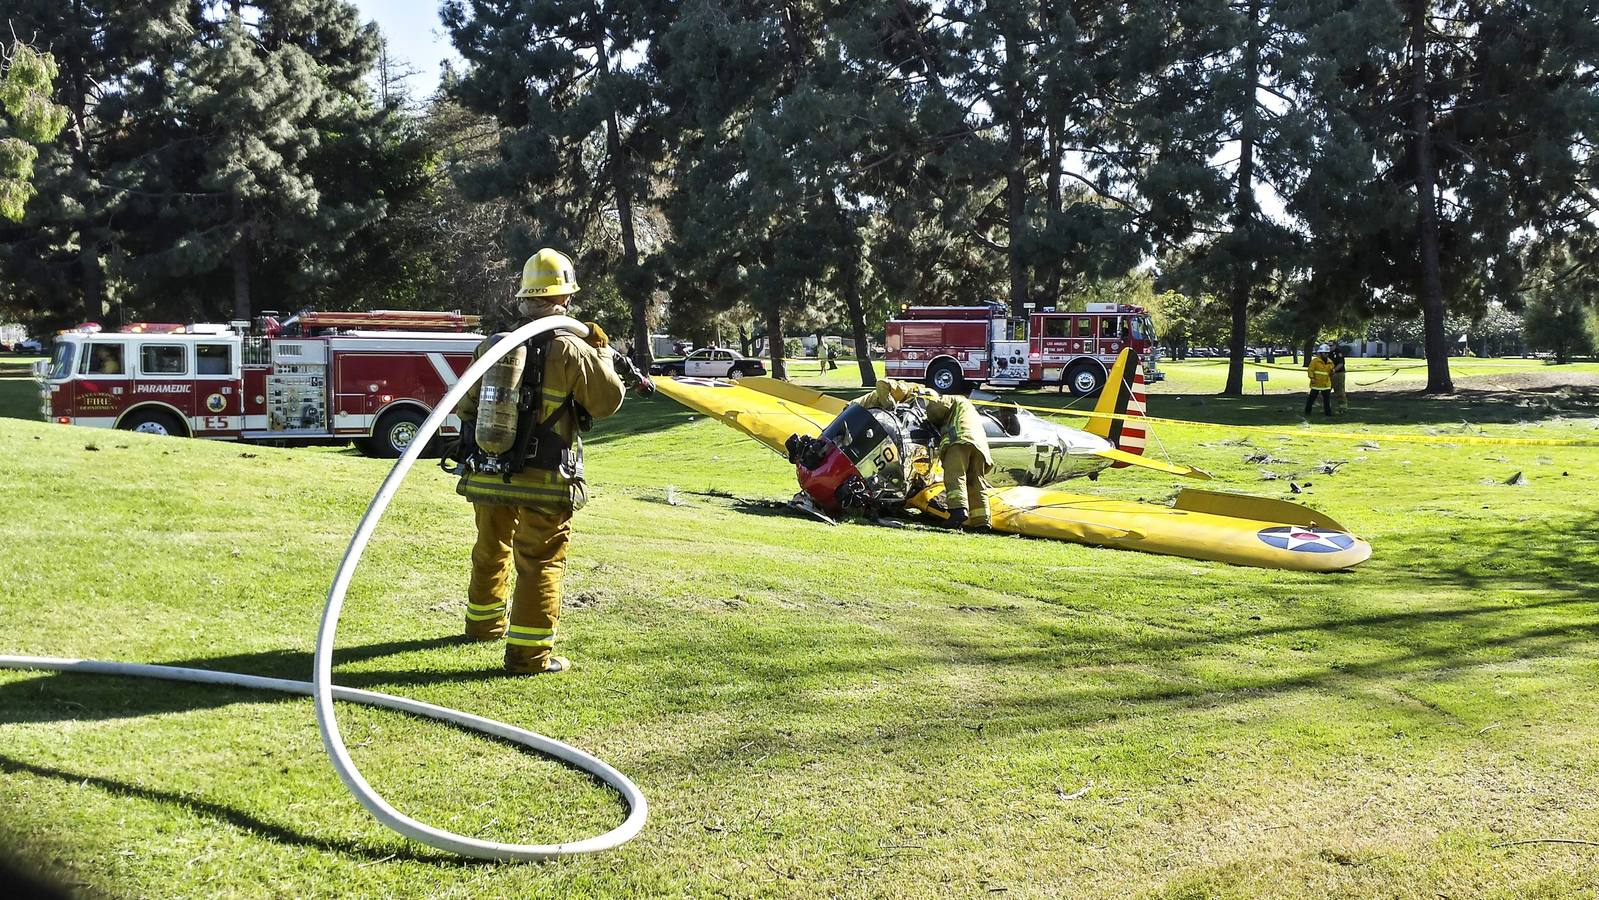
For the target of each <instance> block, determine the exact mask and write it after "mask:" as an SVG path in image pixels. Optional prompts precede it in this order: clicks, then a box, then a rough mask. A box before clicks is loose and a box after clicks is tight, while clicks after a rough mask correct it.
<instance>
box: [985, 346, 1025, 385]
mask: <svg viewBox="0 0 1599 900" xmlns="http://www.w3.org/2000/svg"><path fill="white" fill-rule="evenodd" d="M989 373H990V375H992V377H994V378H1015V379H1018V380H1025V379H1026V378H1027V377H1028V363H1027V342H1026V341H995V342H994V359H993V361H992V362H991V363H990V364H989Z"/></svg>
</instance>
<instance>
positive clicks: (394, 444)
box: [361, 409, 427, 459]
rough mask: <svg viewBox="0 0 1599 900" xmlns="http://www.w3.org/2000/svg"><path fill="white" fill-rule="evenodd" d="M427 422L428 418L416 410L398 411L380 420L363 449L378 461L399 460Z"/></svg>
mask: <svg viewBox="0 0 1599 900" xmlns="http://www.w3.org/2000/svg"><path fill="white" fill-rule="evenodd" d="M426 420H427V416H424V415H422V414H421V413H420V412H418V411H416V410H414V409H396V410H394V411H393V412H390V413H388V414H386V415H385V416H384V417H383V418H381V419H379V420H378V427H376V428H374V429H372V436H371V437H370V438H367V440H366V441H365V442H364V443H363V445H362V448H361V449H362V450H364V451H366V454H367V455H368V456H375V457H377V458H378V459H399V458H400V454H402V453H404V452H405V448H406V447H409V446H411V439H412V438H414V437H416V433H417V432H418V431H420V430H421V429H422V423H423V422H424V421H426ZM424 455H425V454H424Z"/></svg>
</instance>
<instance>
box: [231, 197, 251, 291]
mask: <svg viewBox="0 0 1599 900" xmlns="http://www.w3.org/2000/svg"><path fill="white" fill-rule="evenodd" d="M233 221H234V222H235V223H236V227H237V228H238V230H239V233H238V236H237V237H236V238H235V239H234V241H233V247H232V248H231V249H230V250H229V251H228V258H229V260H230V261H231V262H232V264H233V318H234V319H237V320H243V321H249V319H250V227H249V225H248V223H246V222H245V221H244V200H243V199H242V198H240V197H237V196H235V197H234V198H233Z"/></svg>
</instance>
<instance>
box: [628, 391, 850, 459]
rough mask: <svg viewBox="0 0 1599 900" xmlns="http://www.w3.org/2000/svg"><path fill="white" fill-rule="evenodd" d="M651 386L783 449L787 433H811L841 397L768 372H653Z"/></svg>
mask: <svg viewBox="0 0 1599 900" xmlns="http://www.w3.org/2000/svg"><path fill="white" fill-rule="evenodd" d="M654 381H655V389H656V390H658V391H660V392H661V393H663V394H665V395H666V396H668V397H671V398H672V399H673V400H676V401H677V402H679V403H681V404H683V405H684V406H687V407H689V408H690V409H695V410H699V411H700V412H702V413H704V414H706V415H707V416H710V417H711V418H713V419H719V420H721V421H722V422H723V423H725V424H727V425H729V426H732V427H733V428H737V429H738V430H739V431H742V432H744V433H745V434H747V435H749V436H750V437H752V438H754V439H756V440H757V441H760V442H761V443H763V444H765V445H766V446H768V447H770V448H772V449H773V450H776V451H777V452H778V453H783V452H785V451H784V447H783V444H784V442H785V441H787V440H788V439H789V436H790V435H795V434H806V435H811V436H813V437H814V436H816V435H819V434H821V433H822V429H823V428H826V427H827V425H828V423H830V422H832V421H833V418H834V417H835V416H837V415H838V413H839V412H841V411H842V410H843V409H844V405H845V404H844V401H842V400H839V399H837V398H834V397H829V396H827V395H826V394H821V393H818V392H816V391H812V390H807V389H806V388H802V387H797V386H795V385H791V384H787V383H785V382H781V381H777V380H776V379H773V378H740V379H738V380H736V381H727V380H723V379H720V378H715V379H713V378H664V377H661V378H656V379H654Z"/></svg>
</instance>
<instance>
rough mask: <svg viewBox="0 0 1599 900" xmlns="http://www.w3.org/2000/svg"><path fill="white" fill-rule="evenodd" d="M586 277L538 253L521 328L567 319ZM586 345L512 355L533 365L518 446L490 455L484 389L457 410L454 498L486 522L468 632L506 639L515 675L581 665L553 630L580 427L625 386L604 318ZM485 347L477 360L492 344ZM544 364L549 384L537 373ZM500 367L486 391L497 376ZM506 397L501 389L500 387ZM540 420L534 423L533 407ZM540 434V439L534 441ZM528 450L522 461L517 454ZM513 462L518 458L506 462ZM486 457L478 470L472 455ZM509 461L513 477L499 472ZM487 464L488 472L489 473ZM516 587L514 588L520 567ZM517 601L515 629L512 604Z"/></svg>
mask: <svg viewBox="0 0 1599 900" xmlns="http://www.w3.org/2000/svg"><path fill="white" fill-rule="evenodd" d="M577 290H578V286H577V276H576V273H575V272H574V271H573V268H572V261H571V260H570V259H568V258H567V257H566V255H565V254H562V253H559V252H557V251H555V250H550V249H543V250H540V251H539V252H538V253H536V254H534V255H533V256H531V257H529V258H528V261H527V264H526V265H525V266H523V268H522V285H521V289H520V290H518V291H517V293H516V296H517V298H518V301H517V311H518V313H519V315H520V317H521V319H522V322H528V321H532V320H534V319H539V318H543V317H545V316H559V315H566V313H567V303H568V299H569V298H570V297H571V295H572V294H575V293H577ZM586 324H587V325H588V328H589V337H588V339H587V340H584V339H582V338H579V337H577V336H576V335H573V334H571V333H570V332H555V333H553V334H546V335H543V336H541V337H538V338H534V339H533V340H532V341H529V342H528V346H527V348H526V354H525V357H522V355H521V354H520V352H513V353H512V354H510V355H509V356H507V357H506V360H511V359H513V358H522V359H524V365H523V368H522V371H523V373H524V374H523V375H522V376H521V379H520V384H521V387H522V389H523V390H521V391H517V390H515V389H514V388H513V389H512V390H510V391H509V393H510V395H511V396H512V397H513V398H516V397H521V398H524V399H523V402H522V404H521V407H520V408H519V411H518V417H519V418H518V422H517V426H518V427H517V430H516V432H515V434H516V439H515V445H514V446H513V447H512V448H511V449H510V450H509V451H506V452H503V453H501V454H499V455H498V456H497V457H492V458H491V457H485V456H484V452H485V451H484V448H482V447H479V446H477V445H478V444H479V443H481V442H482V433H481V432H479V431H478V428H477V426H478V416H479V413H480V409H479V406H480V403H479V401H480V399H482V400H483V404H482V405H483V406H484V407H485V409H484V410H481V411H482V412H483V413H484V414H485V415H489V414H491V413H492V412H493V410H491V409H487V408H486V407H488V406H489V404H490V402H491V401H490V397H503V396H505V394H503V393H500V394H494V393H488V394H485V393H484V392H483V391H482V390H481V388H480V389H479V390H474V391H472V392H469V393H468V394H467V396H466V399H464V400H462V401H461V404H460V406H458V407H457V408H456V410H455V412H456V415H458V416H460V417H461V446H460V447H458V448H456V449H455V450H453V451H452V452H450V453H449V454H447V456H450V457H453V458H455V459H458V460H460V461H461V466H460V467H458V468H457V469H455V470H453V471H458V472H461V473H462V474H461V480H460V482H459V483H458V484H457V485H456V493H459V494H460V495H461V496H463V497H465V498H467V499H468V500H470V501H472V508H473V513H474V515H475V516H476V517H477V543H476V545H475V546H473V548H472V579H471V582H470V584H469V586H468V587H467V607H466V636H467V637H469V638H473V639H476V640H482V641H493V640H498V639H500V638H501V637H504V638H505V642H506V646H505V668H506V670H507V671H509V672H511V673H512V674H516V675H537V674H543V673H546V672H548V673H556V672H564V671H567V670H569V669H570V668H571V662H570V661H568V660H566V659H564V658H562V657H559V656H555V655H554V653H553V651H554V648H555V631H556V626H557V624H558V622H559V620H560V617H561V577H562V575H563V574H565V571H566V550H567V543H568V541H570V540H571V537H572V513H573V512H575V511H576V510H578V509H580V508H582V506H583V504H584V503H585V502H586V501H587V499H588V495H587V489H586V486H585V484H584V481H583V442H582V439H581V438H580V437H579V436H578V434H579V432H581V431H586V430H588V427H589V425H590V424H591V423H592V420H593V419H599V418H604V417H606V416H609V415H611V414H612V413H614V412H616V410H617V409H618V408H620V407H621V405H622V395H623V387H622V381H621V379H620V378H618V377H617V374H616V371H615V369H614V367H613V363H612V356H613V354H612V353H611V351H610V350H609V349H608V342H607V341H606V337H605V332H604V331H602V330H600V327H599V326H598V325H595V324H594V323H592V322H590V323H586ZM495 339H496V338H493V337H491V338H489V339H487V340H485V341H484V342H483V343H482V344H479V345H478V348H477V351H476V353H475V354H474V358H476V357H477V356H481V355H482V354H483V352H484V351H485V350H486V349H487V348H488V347H489V346H490V345H491V344H492V343H493V342H494V340H495ZM539 360H542V361H543V366H542V378H536V377H535V375H536V374H539V373H538V372H537V370H538V368H539V367H538V365H537V362H538V361H539ZM498 368H499V367H498V366H496V367H495V368H494V369H490V371H489V374H488V375H486V376H485V377H484V380H483V382H482V383H483V384H485V385H488V384H491V383H492V382H493V381H494V380H495V371H496V369H498ZM501 390H503V389H501ZM524 410H525V412H526V413H529V414H533V413H536V415H535V416H532V418H533V421H532V422H527V421H524V419H525V418H528V416H527V415H525V414H524V412H523V411H524ZM528 432H530V433H531V439H529V438H528V437H524V434H525V433H528ZM518 455H521V456H523V457H524V458H523V459H521V460H517V459H515V457H516V456H518ZM508 457H509V458H508ZM471 459H476V460H478V461H479V464H478V465H476V466H474V465H473V464H472V463H471V462H469V460H471ZM496 460H500V461H504V463H505V466H504V468H505V471H495V469H496V468H497V467H498V466H499V465H500V463H498V462H496ZM485 468H486V469H487V471H485V470H484V469H485ZM513 563H514V567H515V571H516V589H515V592H514V594H513V593H512V591H511V585H510V582H511V570H512V568H513ZM507 600H510V610H509V612H510V616H509V619H510V621H509V623H507V621H506V620H507V616H506V612H507V609H506V601H507Z"/></svg>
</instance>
